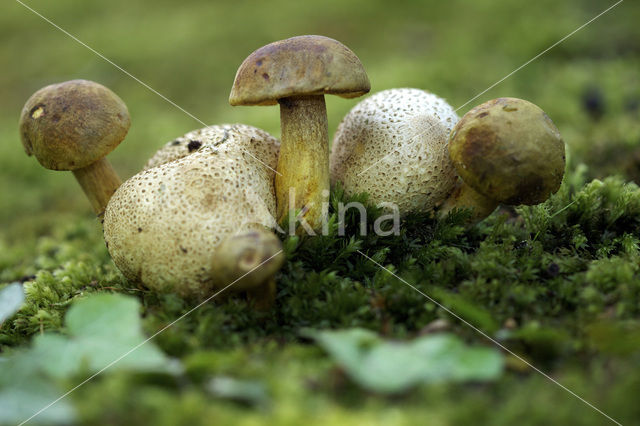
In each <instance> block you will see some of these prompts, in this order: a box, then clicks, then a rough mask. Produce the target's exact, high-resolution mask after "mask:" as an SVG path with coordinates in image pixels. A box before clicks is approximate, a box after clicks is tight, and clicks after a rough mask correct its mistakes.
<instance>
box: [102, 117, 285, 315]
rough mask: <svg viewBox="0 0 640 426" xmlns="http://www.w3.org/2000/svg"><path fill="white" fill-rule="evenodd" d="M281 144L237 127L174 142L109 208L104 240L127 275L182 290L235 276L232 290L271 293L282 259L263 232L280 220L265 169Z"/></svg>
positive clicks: (218, 285)
mask: <svg viewBox="0 0 640 426" xmlns="http://www.w3.org/2000/svg"><path fill="white" fill-rule="evenodd" d="M196 146H197V148H195V149H194V147H196ZM278 149H279V142H278V140H277V139H275V138H274V137H272V136H270V135H269V134H268V133H266V132H264V131H262V130H260V129H257V128H254V127H251V126H245V125H240V124H238V125H223V126H211V127H207V128H204V129H201V130H196V131H194V132H190V133H187V134H186V135H184V136H183V137H181V138H178V139H176V140H175V141H172V142H169V143H168V144H167V145H165V147H164V148H162V149H161V150H160V151H158V152H157V153H156V154H155V155H154V156H153V157H152V158H151V160H150V161H149V163H147V166H146V168H145V170H143V171H142V172H140V173H138V174H137V175H135V176H133V177H132V178H131V179H129V180H127V181H126V182H125V183H123V184H122V186H121V187H120V188H119V189H118V191H117V192H116V193H115V194H114V196H113V197H112V199H111V201H110V202H109V205H108V206H107V210H106V213H105V216H104V237H105V241H106V243H107V247H108V249H109V253H110V254H111V257H112V258H113V261H114V263H115V264H116V266H117V267H118V268H119V269H120V271H122V273H123V274H124V276H125V277H127V279H129V280H132V281H134V282H141V283H143V284H144V285H145V286H146V287H148V288H151V289H153V290H156V291H167V292H175V293H178V294H180V295H181V296H184V297H195V298H200V299H202V298H204V297H206V296H207V295H210V294H211V293H212V291H214V290H220V289H223V288H224V287H225V286H228V285H229V284H231V283H232V282H234V281H235V280H238V281H237V282H235V283H234V285H233V289H237V290H244V291H250V292H251V291H255V292H257V293H258V294H261V295H270V296H269V297H271V298H272V297H273V290H274V289H275V287H274V282H273V275H274V274H275V272H276V271H277V270H278V269H279V268H280V266H281V265H282V263H283V261H284V256H283V254H282V252H281V251H282V247H281V243H280V241H279V240H278V238H277V237H276V236H275V235H274V234H273V233H272V232H270V231H267V230H266V229H267V228H270V227H273V226H274V224H275V220H274V219H273V215H274V214H275V194H274V187H273V174H274V173H273V171H272V170H271V169H269V167H275V164H276V161H277V157H278ZM258 159H259V160H258ZM267 166H268V167H267ZM258 266H260V267H259V268H257V269H256V270H255V271H254V270H253V269H255V268H256V267H258ZM266 304H268V302H267V303H266Z"/></svg>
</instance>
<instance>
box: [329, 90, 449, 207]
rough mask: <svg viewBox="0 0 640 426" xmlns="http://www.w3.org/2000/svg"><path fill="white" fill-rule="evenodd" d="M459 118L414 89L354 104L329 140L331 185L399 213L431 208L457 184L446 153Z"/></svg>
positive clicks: (442, 102) (429, 95) (389, 92)
mask: <svg viewBox="0 0 640 426" xmlns="http://www.w3.org/2000/svg"><path fill="white" fill-rule="evenodd" d="M457 121H458V115H457V114H456V112H455V111H454V109H453V108H452V107H451V105H449V104H448V103H447V102H446V101H445V100H444V99H442V98H440V97H438V96H436V95H434V94H432V93H428V92H425V91H424V90H419V89H389V90H384V91H382V92H378V93H376V94H374V95H372V96H370V97H368V98H367V99H365V100H363V101H362V102H360V103H358V104H357V105H356V106H355V107H354V108H353V109H352V110H351V111H350V112H349V113H348V114H347V115H346V116H345V118H344V119H343V120H342V123H340V126H339V127H338V130H337V131H336V134H335V136H334V138H333V145H332V150H331V157H330V162H331V182H332V184H335V183H337V182H342V185H343V188H344V190H345V192H346V194H347V195H352V194H356V193H361V192H366V193H368V194H369V201H370V202H371V203H372V204H374V205H380V204H381V203H393V204H395V205H397V206H398V209H399V211H400V214H402V215H404V214H407V213H411V212H426V211H430V210H432V209H433V208H434V207H435V206H436V205H438V204H439V203H440V202H442V200H444V199H445V198H446V196H447V195H448V194H449V192H450V191H451V190H452V188H453V185H454V183H455V181H456V172H455V168H454V167H453V164H452V163H451V160H450V159H449V153H448V150H447V144H448V139H449V134H450V132H451V129H452V128H453V126H454V125H455V124H456V123H457Z"/></svg>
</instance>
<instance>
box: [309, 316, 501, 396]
mask: <svg viewBox="0 0 640 426" xmlns="http://www.w3.org/2000/svg"><path fill="white" fill-rule="evenodd" d="M303 333H304V334H305V335H306V336H309V337H311V338H313V339H315V340H316V342H317V343H318V344H319V345H320V346H321V347H322V348H323V349H324V350H325V351H327V352H328V353H329V355H330V356H331V357H332V358H333V359H334V360H335V361H336V363H337V364H339V365H340V366H341V367H342V368H343V369H344V370H345V372H346V373H347V374H348V375H349V376H350V377H351V379H352V380H353V381H354V382H356V383H357V384H358V385H360V386H362V387H363V388H365V389H367V390H370V391H374V392H379V393H398V392H402V391H405V390H407V389H409V388H411V387H413V386H415V385H418V384H420V383H433V382H443V381H446V382H461V381H478V380H481V381H487V380H494V379H497V378H498V377H499V376H500V374H501V373H502V370H503V357H502V355H501V354H500V352H499V351H497V350H496V349H493V348H485V347H469V346H466V345H465V344H464V343H463V342H462V341H461V340H460V339H459V338H458V337H456V336H455V335H453V334H438V335H430V336H424V337H419V338H417V339H415V340H413V341H412V342H387V341H384V340H382V339H381V338H379V337H378V336H377V335H376V334H375V333H373V332H371V331H368V330H363V329H358V328H355V329H349V330H340V331H314V330H305V331H304V332H303Z"/></svg>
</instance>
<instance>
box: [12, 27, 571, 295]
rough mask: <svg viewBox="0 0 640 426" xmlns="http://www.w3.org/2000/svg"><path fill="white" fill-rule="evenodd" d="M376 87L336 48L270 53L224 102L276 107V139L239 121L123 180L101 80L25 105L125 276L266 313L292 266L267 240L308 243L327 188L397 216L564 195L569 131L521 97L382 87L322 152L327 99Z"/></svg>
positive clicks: (118, 128)
mask: <svg viewBox="0 0 640 426" xmlns="http://www.w3.org/2000/svg"><path fill="white" fill-rule="evenodd" d="M369 89H370V84H369V79H368V77H367V75H366V73H365V71H364V68H363V66H362V64H361V62H360V60H359V59H358V57H357V56H356V55H355V54H354V53H353V52H352V51H351V50H349V49H348V48H347V47H346V46H344V45H343V44H341V43H340V42H338V41H336V40H333V39H330V38H327V37H322V36H300V37H293V38H290V39H286V40H281V41H277V42H275V43H271V44H268V45H266V46H263V47H261V48H259V49H258V50H256V51H254V52H253V53H252V54H251V55H249V57H247V58H246V59H245V61H244V62H243V63H242V64H241V65H240V67H239V69H238V71H237V74H236V77H235V81H234V83H233V87H232V90H231V94H230V96H229V102H230V104H231V105H275V104H279V105H280V119H281V141H282V142H280V141H278V139H276V138H274V137H273V136H271V135H269V134H268V133H267V132H265V131H263V130H260V129H257V128H255V127H251V126H247V125H242V124H235V125H219V126H210V127H207V128H204V129H200V130H195V131H192V132H190V133H187V134H185V135H184V136H182V137H180V138H177V139H175V140H172V141H171V142H168V143H167V144H166V145H165V146H164V147H162V148H161V149H160V150H159V151H158V152H157V153H156V154H155V155H154V156H153V157H152V158H151V159H150V160H149V161H148V162H147V164H146V165H145V167H144V168H143V170H142V171H141V172H140V173H138V174H136V175H135V176H133V177H132V178H130V179H129V180H127V181H126V182H125V183H124V184H122V185H121V182H120V179H119V178H118V176H117V175H116V173H115V172H114V171H113V168H112V167H111V166H110V165H109V163H108V161H107V160H106V159H105V157H106V155H107V154H108V153H109V152H110V151H111V150H113V149H114V148H115V147H116V146H117V145H118V144H119V143H120V142H121V141H122V140H123V139H124V137H125V135H126V134H127V131H128V129H129V125H130V120H129V114H128V111H127V107H126V106H125V104H124V103H123V102H122V100H121V99H120V98H118V96H116V95H115V94H114V93H113V92H111V91H110V90H109V89H107V88H106V87H104V86H102V85H100V84H97V83H94V82H90V81H85V80H73V81H68V82H64V83H60V84H54V85H50V86H47V87H44V88H43V89H41V90H39V91H37V92H36V93H35V94H34V95H33V96H31V98H29V100H28V101H27V103H26V104H25V106H24V108H23V110H22V115H21V118H20V135H21V139H22V143H23V146H24V148H25V150H26V152H27V154H28V155H35V156H36V158H37V159H38V161H39V162H40V163H41V164H42V165H43V166H44V167H47V168H49V169H53V170H71V171H73V173H74V175H75V177H76V178H77V180H78V182H79V183H80V185H81V186H82V188H83V190H84V192H85V193H86V195H87V197H88V198H89V200H90V202H91V205H92V207H93V209H94V211H95V212H96V214H97V215H98V216H99V217H101V218H102V217H104V218H103V223H104V238H105V242H106V244H107V247H108V250H109V253H110V254H111V257H112V258H113V261H114V263H115V264H116V266H117V267H118V268H119V269H120V271H122V273H123V275H124V276H125V277H126V278H127V279H129V280H131V281H135V282H139V283H142V284H143V285H145V286H146V287H148V288H151V289H153V290H156V291H163V292H164V291H170V292H175V293H178V294H180V295H182V296H184V297H196V298H199V299H202V298H204V297H206V296H208V295H211V294H212V292H214V291H215V290H222V289H226V287H227V286H229V285H234V289H235V290H241V291H246V292H248V293H249V295H250V296H252V297H254V300H256V301H257V303H258V305H259V306H262V307H267V306H269V305H270V303H271V302H272V301H273V299H274V297H275V280H274V276H275V274H276V272H277V271H278V270H279V268H280V267H281V266H282V264H283V262H284V255H283V254H282V244H281V243H280V240H279V239H278V238H277V237H276V236H275V234H273V233H272V232H271V231H270V229H272V228H274V227H276V226H277V221H281V220H282V219H283V218H284V217H286V216H288V215H291V214H292V213H293V212H296V213H298V212H299V214H300V216H299V217H301V218H302V219H304V222H306V223H307V224H308V227H307V228H306V229H304V230H306V231H307V233H313V231H314V230H319V229H320V228H321V227H322V220H323V219H324V218H323V217H322V205H323V203H324V202H326V201H327V198H328V194H329V185H330V183H333V184H336V183H337V182H340V183H341V184H342V185H343V188H344V189H345V192H346V193H347V194H348V195H350V194H355V193H361V192H366V193H368V194H369V196H370V199H369V200H370V202H372V203H373V204H376V205H382V206H383V207H388V205H389V204H391V205H395V206H397V208H398V210H399V212H400V213H401V214H403V215H405V214H408V213H415V212H433V211H437V212H438V215H439V216H440V217H442V216H444V215H446V214H447V213H448V212H450V211H451V210H454V209H460V208H471V209H472V210H473V217H472V220H480V219H482V218H484V217H486V216H487V215H489V214H490V213H491V212H492V211H493V210H494V209H495V207H496V206H497V205H498V204H499V203H507V204H536V203H540V202H542V201H544V200H546V199H547V198H548V196H549V195H550V194H551V193H554V192H555V191H557V190H558V188H559V186H560V184H561V182H562V177H563V173H564V166H565V157H564V142H563V141H562V138H561V137H560V133H559V132H558V129H557V128H556V127H555V126H554V124H553V123H552V122H551V120H550V119H549V117H548V116H547V115H546V114H545V113H544V112H543V111H542V110H541V109H540V108H538V107H537V106H535V105H534V104H532V103H530V102H527V101H524V100H521V99H515V98H499V99H494V100H492V101H489V102H486V103H484V104H482V105H479V106H477V107H475V108H473V109H472V110H470V111H469V112H468V113H467V114H465V115H464V116H463V118H462V119H460V120H459V118H458V116H457V114H456V112H455V110H454V109H453V108H452V107H451V106H450V105H449V104H448V103H447V102H446V101H445V100H443V99H442V98H440V97H438V96H436V95H434V94H432V93H429V92H426V91H423V90H418V89H409V88H404V89H391V90H385V91H382V92H379V93H376V94H374V95H372V96H370V97H369V98H367V99H365V100H364V101H362V102H360V103H359V104H357V105H356V106H355V107H354V108H353V109H352V110H351V111H350V112H349V113H348V114H347V116H346V117H345V118H344V120H343V121H342V122H341V123H340V126H339V127H338V130H337V132H336V134H335V137H334V139H333V147H332V150H331V153H330V154H329V140H328V126H327V114H326V107H325V101H324V95H325V94H334V95H339V96H342V97H345V98H353V97H357V96H361V95H363V94H365V93H367V92H368V91H369ZM299 231H300V229H299V230H298V232H299Z"/></svg>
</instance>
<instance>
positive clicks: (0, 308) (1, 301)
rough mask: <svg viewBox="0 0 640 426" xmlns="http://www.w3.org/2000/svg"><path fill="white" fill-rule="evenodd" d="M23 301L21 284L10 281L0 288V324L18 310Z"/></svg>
mask: <svg viewBox="0 0 640 426" xmlns="http://www.w3.org/2000/svg"><path fill="white" fill-rule="evenodd" d="M23 303H24V289H23V288H22V284H20V283H12V284H9V285H8V286H6V287H5V288H3V289H2V290H0V324H2V323H3V322H4V321H5V320H6V319H8V318H11V316H13V314H15V313H16V312H18V310H19V309H20V307H21V306H22V304H23Z"/></svg>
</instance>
